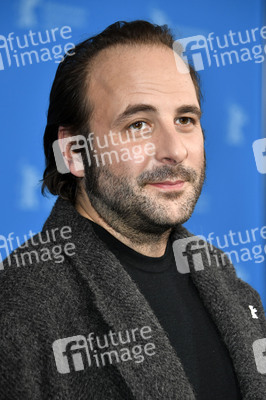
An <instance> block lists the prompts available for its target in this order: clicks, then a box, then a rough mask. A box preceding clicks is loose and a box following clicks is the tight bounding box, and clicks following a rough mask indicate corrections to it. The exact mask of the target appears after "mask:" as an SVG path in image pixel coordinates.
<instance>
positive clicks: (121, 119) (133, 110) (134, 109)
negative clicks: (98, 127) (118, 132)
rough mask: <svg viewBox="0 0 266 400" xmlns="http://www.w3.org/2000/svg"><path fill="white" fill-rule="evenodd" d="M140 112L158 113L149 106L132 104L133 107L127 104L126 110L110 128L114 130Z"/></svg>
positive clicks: (154, 108)
mask: <svg viewBox="0 0 266 400" xmlns="http://www.w3.org/2000/svg"><path fill="white" fill-rule="evenodd" d="M142 111H146V112H147V111H148V112H154V113H158V110H157V108H156V107H154V106H151V105H149V104H134V105H130V104H129V105H128V106H127V108H126V109H125V110H124V111H123V112H122V113H121V114H119V115H118V117H117V118H116V119H115V121H114V122H113V124H112V126H111V128H114V127H115V126H118V125H120V124H122V123H123V122H124V121H126V120H127V119H128V118H129V117H131V116H132V115H134V114H137V113H139V112H142Z"/></svg>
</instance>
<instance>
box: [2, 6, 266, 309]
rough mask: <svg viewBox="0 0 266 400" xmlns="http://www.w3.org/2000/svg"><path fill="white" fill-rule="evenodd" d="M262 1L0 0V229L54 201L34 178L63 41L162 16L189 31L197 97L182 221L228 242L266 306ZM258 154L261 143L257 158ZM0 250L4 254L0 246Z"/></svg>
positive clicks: (182, 34)
mask: <svg viewBox="0 0 266 400" xmlns="http://www.w3.org/2000/svg"><path fill="white" fill-rule="evenodd" d="M263 5H264V2H263V1H259V0H256V1H255V2H250V1H247V0H246V1H243V0H234V2H232V1H231V0H224V1H222V2H219V3H218V2H216V3H215V2H213V1H210V0H202V1H200V2H199V1H197V0H190V1H188V2H184V1H182V2H181V1H180V2H177V1H169V0H168V1H165V0H164V1H162V0H157V1H153V0H150V1H147V2H143V1H140V0H135V1H134V2H125V1H121V0H120V1H112V2H107V1H106V2H101V1H99V2H96V1H85V0H76V2H75V3H74V2H72V1H63V0H56V1H52V0H51V1H45V0H17V1H15V0H13V1H8V0H6V1H2V2H1V4H0V87H1V96H0V113H1V119H0V121H1V125H0V126H1V146H0V174H1V198H0V202H1V207H0V221H1V223H0V235H2V236H5V237H7V236H8V235H9V234H10V233H11V232H14V236H18V237H20V238H22V239H23V235H24V234H28V233H29V231H30V230H31V231H32V232H38V231H39V230H40V229H41V227H42V224H43V222H44V221H45V219H46V218H47V216H48V214H49V211H50V209H51V208H52V205H53V203H54V201H55V198H54V197H53V196H51V197H50V198H49V199H47V198H43V197H42V195H41V194H40V183H39V180H40V179H41V178H42V173H43V169H44V156H43V150H42V136H43V132H44V128H45V124H46V111H47V109H48V97H49V91H50V88H51V85H52V82H53V78H54V74H55V71H56V68H57V66H58V62H59V61H60V58H61V57H62V55H63V53H64V50H68V49H69V48H70V47H71V46H72V45H73V44H75V43H77V42H79V41H82V40H84V39H85V38H87V37H89V36H92V35H94V34H97V33H98V32H100V31H101V30H103V29H104V28H105V27H107V26H108V25H109V24H111V23H113V22H115V21H117V20H127V21H129V20H134V19H146V20H148V21H150V22H154V23H158V24H165V23H166V24H168V25H169V27H170V28H171V29H172V30H173V32H174V34H175V36H176V38H182V39H184V38H190V39H187V41H186V43H189V44H188V45H187V53H184V56H185V55H187V56H190V57H191V58H192V61H193V62H194V63H195V66H196V67H197V68H198V69H199V73H200V75H201V79H202V85H203V93H204V97H205V101H204V103H203V112H204V115H203V119H202V124H203V127H204V129H205V133H206V153H207V181H206V185H205V187H204V190H203V193H202V196H201V198H200V200H199V202H198V205H197V207H196V209H195V212H194V214H193V217H192V218H191V219H190V220H189V221H188V223H187V224H186V227H187V228H188V229H189V230H190V231H192V232H194V233H195V234H201V235H204V236H205V237H208V236H209V234H211V233H212V237H214V240H213V243H214V244H216V245H217V244H218V245H220V247H223V250H224V251H228V252H232V251H234V253H231V255H232V261H233V262H234V265H235V266H236V269H237V273H238V275H239V276H240V277H241V278H242V279H244V280H245V281H247V282H249V283H250V284H251V285H252V286H253V287H254V288H255V289H256V290H258V292H259V293H260V295H261V297H262V300H263V302H264V306H265V307H266V277H265V265H266V264H265V257H266V255H265V251H266V246H265V243H266V240H265V238H266V228H265V229H264V230H263V227H264V226H265V225H266V220H265V187H266V186H265V177H266V174H265V172H266V171H264V173H263V171H262V172H259V171H258V169H257V167H256V162H255V158H254V154H253V150H252V144H253V142H254V141H255V140H258V139H261V138H263V137H265V116H264V115H263V111H264V109H265V102H264V100H265V99H264V98H263V87H264V89H265V79H264V77H263V73H264V75H265V61H264V58H265V57H266V55H265V51H266V47H264V46H265V43H266V41H265V38H266V28H265V29H263V26H265V25H266V20H265V9H264V8H263ZM239 32H240V33H239ZM199 35H201V38H196V39H195V38H194V39H193V37H194V36H197V37H198V36H199ZM191 37H192V38H191ZM198 39H201V42H200V41H198V42H197V40H198ZM183 42H184V43H185V41H183ZM197 43H198V44H197ZM197 46H198V47H197ZM256 46H257V47H256ZM260 51H261V52H260ZM189 52H190V54H189ZM263 71H264V72H263ZM264 92H265V90H264ZM265 147H266V146H265ZM265 151H266V148H265ZM262 156H263V149H262V152H261V154H260V155H257V157H260V159H261V160H262ZM265 157H266V153H265ZM265 159H266V158H265ZM265 159H264V167H265ZM252 229H253V231H252ZM230 232H231V233H230ZM216 237H218V239H216ZM240 237H241V239H240ZM218 241H219V242H218ZM241 241H242V242H243V243H241ZM245 241H247V242H248V243H244V242H245ZM1 243H2V242H1V241H0V246H1ZM263 246H265V247H263ZM0 251H1V253H0V254H1V257H2V258H5V256H6V255H5V254H4V251H5V250H4V248H3V247H2V248H0ZM0 261H1V259H0Z"/></svg>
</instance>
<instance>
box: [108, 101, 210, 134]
mask: <svg viewBox="0 0 266 400" xmlns="http://www.w3.org/2000/svg"><path fill="white" fill-rule="evenodd" d="M139 112H153V113H156V114H158V110H157V108H156V107H154V106H152V105H150V104H134V105H128V106H127V108H126V109H125V110H124V111H123V112H122V113H121V114H119V115H118V117H117V118H116V119H115V121H114V122H113V123H112V126H111V129H112V128H114V127H116V126H119V125H120V124H122V123H123V122H125V121H127V120H128V118H129V117H132V116H133V115H134V114H137V113H139ZM188 113H189V114H195V115H196V116H197V117H198V118H199V119H200V118H201V115H202V111H201V109H200V108H199V107H197V106H195V105H190V104H185V105H182V106H180V107H178V108H177V109H176V114H188Z"/></svg>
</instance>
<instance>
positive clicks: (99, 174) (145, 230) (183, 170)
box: [84, 153, 206, 243]
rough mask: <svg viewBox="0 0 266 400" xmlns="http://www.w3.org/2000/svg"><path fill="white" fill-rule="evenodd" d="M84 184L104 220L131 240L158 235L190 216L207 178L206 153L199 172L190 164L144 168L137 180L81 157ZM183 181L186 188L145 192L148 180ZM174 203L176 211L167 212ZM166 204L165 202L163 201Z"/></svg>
mask: <svg viewBox="0 0 266 400" xmlns="http://www.w3.org/2000/svg"><path fill="white" fill-rule="evenodd" d="M84 164H85V178H84V186H85V191H86V194H87V196H88V198H89V200H90V203H91V205H92V206H93V208H94V209H95V210H96V211H97V213H98V214H99V216H100V217H101V218H102V219H103V221H104V222H105V223H106V224H108V225H109V226H110V227H112V228H113V229H114V230H115V231H116V232H119V233H120V234H121V235H124V236H126V237H128V238H129V239H130V240H131V241H132V242H136V243H141V242H142V241H143V240H145V239H144V238H145V237H147V235H148V236H149V237H151V236H153V237H154V239H156V238H159V237H160V236H162V235H163V234H164V233H165V232H167V231H169V230H170V231H171V230H172V229H173V228H174V227H176V226H177V225H179V224H183V223H185V222H186V221H187V220H188V219H189V218H190V217H191V215H192V213H193V210H194V208H195V206H196V203H197V201H198V199H199V196H200V194H201V191H202V187H203V184H204V182H205V178H206V156H205V153H204V160H203V163H202V168H201V170H200V173H197V172H196V171H195V170H194V169H192V168H190V167H184V166H182V165H179V164H178V165H177V166H175V167H171V166H168V165H167V166H163V167H160V168H157V169H156V170H154V171H144V172H143V173H142V174H140V175H139V176H138V177H137V178H136V179H134V182H133V179H132V178H130V177H128V176H118V175H115V174H114V173H112V172H111V171H110V168H109V167H108V166H106V165H103V166H97V165H96V162H95V161H94V158H93V157H92V161H91V165H90V166H89V165H88V162H87V161H86V160H84ZM171 178H172V179H175V180H176V179H180V180H185V181H187V182H186V185H187V184H188V186H189V187H187V188H186V189H185V191H178V192H162V191H159V190H158V193H156V194H155V193H154V194H151V193H150V192H149V193H148V191H147V189H146V185H147V183H148V182H162V181H165V180H167V179H171ZM170 201H173V202H174V203H175V204H176V208H177V210H178V211H177V214H176V216H175V217H174V218H173V216H172V215H170V214H173V213H169V209H168V208H169V202H170ZM164 203H165V204H164Z"/></svg>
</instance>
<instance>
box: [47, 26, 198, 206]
mask: <svg viewBox="0 0 266 400" xmlns="http://www.w3.org/2000/svg"><path fill="white" fill-rule="evenodd" d="M174 40H175V39H174V38H173V35H172V33H171V31H170V30H169V28H168V27H167V25H163V26H159V25H155V24H151V23H150V22H147V21H143V20H136V21H132V22H125V21H118V22H115V23H114V24H112V25H110V26H108V27H107V28H106V29H105V30H104V31H103V32H101V33H100V34H98V35H96V36H93V37H91V38H89V39H87V40H85V41H83V42H81V43H79V44H77V45H76V46H75V47H74V48H73V49H71V50H70V51H68V54H67V55H65V57H64V59H63V61H62V62H61V63H60V64H59V66H58V69H57V71H56V75H55V78H54V82H53V85H52V89H51V93H50V104H49V109H48V115H47V125H46V128H45V132H44V138H43V145H44V153H45V165H46V168H45V171H44V174H43V179H42V194H45V191H46V190H48V191H49V192H50V193H52V194H53V195H59V196H60V197H62V198H64V199H68V200H70V201H71V202H72V203H74V202H75V199H76V195H77V191H78V189H79V185H78V180H80V179H82V178H77V177H76V176H74V175H73V174H71V173H67V174H61V173H59V172H58V171H57V168H56V162H55V157H54V153H53V148H52V145H53V142H54V141H55V140H57V139H58V128H59V126H60V125H62V126H64V127H67V128H69V129H71V131H72V132H73V134H75V135H77V134H84V135H85V136H86V135H87V134H88V133H89V120H90V117H91V115H92V111H93V110H92V105H91V104H90V102H89V99H87V95H86V91H87V89H88V83H89V72H90V65H91V63H92V60H93V59H94V58H95V56H96V55H97V54H98V53H99V52H100V51H101V50H103V49H106V48H108V47H111V46H114V45H120V44H122V45H123V44H124V45H136V44H158V45H162V44H163V45H165V46H168V47H170V48H171V49H172V45H173V42H174ZM189 69H190V75H191V78H192V81H193V83H194V86H195V89H196V94H197V98H198V101H199V104H200V103H201V98H202V94H201V90H200V82H199V76H198V74H197V72H196V71H195V70H194V68H193V67H192V66H191V65H190V66H189Z"/></svg>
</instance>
